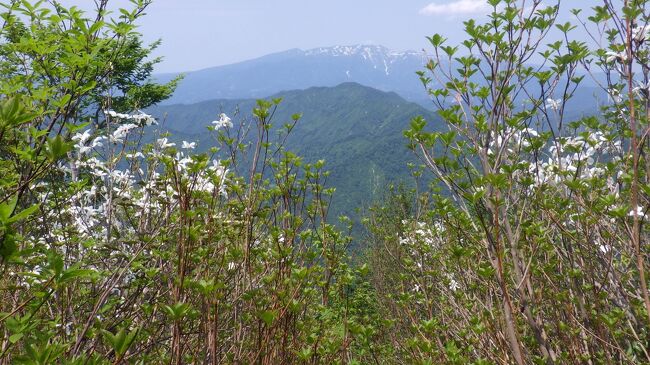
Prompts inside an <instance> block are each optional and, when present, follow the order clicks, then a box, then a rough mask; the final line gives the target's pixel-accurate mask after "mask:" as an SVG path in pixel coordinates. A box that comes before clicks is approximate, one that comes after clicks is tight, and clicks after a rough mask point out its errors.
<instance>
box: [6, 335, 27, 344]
mask: <svg viewBox="0 0 650 365" xmlns="http://www.w3.org/2000/svg"><path fill="white" fill-rule="evenodd" d="M23 335H24V334H23V333H14V334H13V335H11V336H9V342H11V343H16V342H18V341H20V339H21V338H23Z"/></svg>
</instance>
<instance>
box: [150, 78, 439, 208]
mask: <svg viewBox="0 0 650 365" xmlns="http://www.w3.org/2000/svg"><path fill="white" fill-rule="evenodd" d="M272 97H274V98H275V97H282V98H283V101H282V103H281V104H280V106H279V108H278V109H277V112H276V114H275V117H274V120H275V125H276V126H277V127H281V126H282V125H283V124H284V123H286V122H289V121H290V120H291V116H292V115H293V114H295V113H302V114H303V117H302V119H301V120H300V121H299V122H298V124H297V125H296V127H295V128H294V130H293V131H292V133H291V135H290V136H289V138H288V139H287V141H286V145H287V149H288V150H291V151H293V152H295V153H297V154H298V155H300V156H303V157H304V160H305V162H316V161H317V160H319V159H324V160H325V161H326V170H329V171H330V172H331V175H330V177H329V178H328V181H327V186H328V187H335V188H336V193H335V195H334V199H333V203H332V211H331V215H330V216H331V217H332V218H336V216H338V215H339V214H347V215H354V213H355V212H354V209H355V208H357V207H362V206H367V205H368V204H369V203H370V202H371V201H372V199H373V198H375V197H377V196H381V194H383V193H385V191H386V186H387V184H389V183H391V182H395V183H398V182H401V181H409V180H408V176H409V170H408V168H407V163H408V162H416V160H415V156H414V155H413V153H412V152H411V151H409V150H408V149H407V148H406V140H405V139H404V137H403V134H402V132H403V131H404V130H405V129H406V128H408V125H409V122H410V120H411V118H413V117H415V116H417V115H421V116H423V117H424V118H426V119H427V120H429V121H430V122H432V125H433V126H434V127H435V126H438V127H442V125H441V124H440V123H436V122H435V121H437V120H439V119H438V117H437V116H436V115H435V114H434V113H433V112H431V111H428V110H426V109H425V108H423V107H421V106H420V105H418V104H415V103H412V102H408V101H406V100H404V99H403V98H402V97H400V96H399V95H397V94H396V93H393V92H382V91H379V90H376V89H372V88H370V87H366V86H362V85H360V84H357V83H343V84H341V85H338V86H336V87H314V88H309V89H306V90H294V91H286V92H281V93H278V94H275V95H273V96H272ZM254 105H255V100H253V99H239V100H232V99H221V100H211V101H204V102H200V103H196V104H177V105H159V106H157V107H153V108H151V109H150V110H149V112H151V113H153V114H154V115H155V116H156V117H158V118H159V120H164V121H165V122H164V123H163V124H162V128H163V129H164V130H167V131H170V132H172V134H173V136H174V138H175V139H176V141H180V140H182V139H186V140H194V141H198V142H199V143H198V147H199V149H201V150H204V151H205V150H207V149H209V148H210V147H212V146H213V145H214V142H213V141H212V140H211V137H210V135H209V133H207V130H206V127H207V126H208V125H210V122H211V121H213V120H215V119H217V115H218V114H219V113H221V112H224V113H226V114H228V115H230V116H231V117H232V118H233V120H234V121H235V122H236V123H237V122H240V121H241V120H243V119H245V118H249V115H250V110H252V108H253V107H254ZM239 110H241V113H239V112H238V111H239Z"/></svg>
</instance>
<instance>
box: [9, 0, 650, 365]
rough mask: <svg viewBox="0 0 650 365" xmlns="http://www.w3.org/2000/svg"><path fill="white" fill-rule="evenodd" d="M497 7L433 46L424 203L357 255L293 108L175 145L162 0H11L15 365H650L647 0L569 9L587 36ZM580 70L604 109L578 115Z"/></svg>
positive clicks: (415, 134) (389, 220) (397, 196)
mask: <svg viewBox="0 0 650 365" xmlns="http://www.w3.org/2000/svg"><path fill="white" fill-rule="evenodd" d="M489 3H490V4H491V5H492V6H493V8H494V11H493V12H492V13H491V15H490V16H489V18H488V20H487V22H486V23H485V24H478V23H477V22H475V21H473V20H470V21H467V22H466V23H465V26H466V32H467V35H468V37H469V38H468V40H467V41H465V42H463V44H462V47H463V48H461V46H458V47H455V46H448V45H446V43H445V40H444V38H443V37H442V36H440V35H435V36H432V37H430V38H429V40H430V42H431V45H432V47H433V51H432V52H433V55H434V56H433V58H432V60H431V62H430V63H429V65H428V67H427V68H428V69H427V70H425V71H422V72H419V75H420V77H421V79H422V82H423V84H424V85H425V86H426V88H427V90H428V91H429V94H430V95H431V97H432V99H433V101H434V103H435V105H436V107H437V112H438V114H439V116H440V118H441V119H440V120H439V122H438V123H440V124H439V125H435V126H428V125H427V122H426V121H425V119H424V118H422V117H416V118H414V119H413V120H412V121H411V127H410V129H408V130H407V131H405V132H404V134H405V136H406V137H407V142H408V143H409V146H410V147H411V148H412V149H413V151H414V152H415V153H414V156H417V157H418V158H419V161H420V163H421V166H422V168H421V169H415V168H414V169H413V171H412V172H413V175H414V178H415V180H416V182H417V184H416V186H417V188H416V189H413V190H409V189H406V188H396V189H393V190H392V191H389V192H387V193H386V198H385V199H384V200H383V201H382V202H380V203H379V204H378V205H377V206H376V207H375V208H373V209H371V210H370V211H369V212H368V215H367V218H366V219H365V223H366V227H367V232H368V234H367V236H366V237H365V238H366V239H365V243H366V247H367V252H366V253H365V255H362V256H361V257H355V258H354V259H353V258H351V257H350V254H349V251H348V245H349V243H350V238H349V237H348V234H347V233H346V232H342V231H341V227H346V225H348V223H349V221H348V220H346V219H345V218H342V224H339V225H338V226H335V225H333V224H332V223H331V222H332V220H333V217H332V216H331V214H330V213H329V212H328V209H329V207H328V204H329V202H330V201H331V196H332V194H333V192H334V189H332V188H327V187H325V186H324V183H323V182H324V181H325V180H326V179H327V176H328V173H327V172H326V171H324V167H325V164H324V161H322V160H320V161H317V162H315V163H305V162H304V161H303V159H302V158H301V157H299V156H297V155H296V154H294V153H292V152H291V151H289V150H288V149H287V141H289V138H290V137H289V136H291V133H292V132H294V131H295V130H294V128H295V125H296V124H297V123H300V122H301V120H300V119H301V116H300V115H299V114H295V115H291V116H288V115H280V114H279V113H277V110H278V105H279V104H280V103H281V100H280V99H271V100H260V101H257V102H256V104H255V105H254V106H252V108H251V109H252V110H251V115H250V117H246V118H242V120H241V121H236V122H233V121H232V120H231V118H230V117H229V116H228V115H226V114H220V115H215V116H214V117H213V118H212V119H215V120H214V121H213V122H212V123H209V124H210V126H209V127H207V128H206V130H205V131H204V132H203V133H204V135H205V138H201V139H200V141H199V143H200V144H201V145H200V146H199V145H197V142H196V141H183V140H179V139H175V140H172V139H171V138H170V136H169V135H166V134H160V132H156V131H160V129H157V128H156V127H155V125H156V124H157V123H158V121H157V120H156V119H155V118H154V117H152V116H151V115H149V114H146V113H144V112H142V111H141V110H142V109H143V108H146V107H148V106H150V105H153V104H155V103H157V102H158V101H160V100H163V99H165V98H166V97H168V96H169V95H170V94H171V93H172V92H173V90H174V88H175V86H176V83H177V81H178V80H173V81H172V82H170V83H168V84H164V85H156V84H154V83H153V82H151V81H150V80H149V76H150V73H151V71H152V67H153V65H154V64H155V62H157V60H154V61H147V56H148V55H149V53H150V51H151V50H152V47H155V44H154V45H153V46H150V47H147V46H144V45H142V42H141V40H140V36H139V35H138V34H137V32H136V28H135V23H136V22H137V20H138V19H139V17H141V16H142V15H143V13H144V11H145V9H146V8H147V6H148V5H149V2H148V1H144V0H134V1H132V2H131V8H130V9H120V10H117V11H115V12H114V13H111V12H109V11H108V10H107V9H108V2H107V1H106V0H101V1H98V2H97V9H96V12H95V13H93V14H90V15H89V14H86V13H84V12H81V11H80V10H78V9H76V8H64V7H62V6H60V5H58V4H57V3H56V2H52V3H51V4H50V3H43V2H38V3H32V2H30V1H26V0H25V1H12V2H11V3H9V4H6V5H5V10H4V11H3V12H2V19H3V24H2V28H1V30H0V37H1V41H0V71H1V72H0V154H1V155H2V161H1V163H0V260H1V261H0V270H2V276H1V277H0V332H1V333H2V337H1V338H0V364H14V363H16V364H51V363H61V364H104V363H114V364H125V363H137V364H149V363H171V364H186V363H206V364H218V363H261V364H276V363H312V364H316V363H323V364H331V363H350V364H354V363H376V364H380V363H386V364H392V363H404V364H412V363H417V364H434V363H436V364H437V363H449V364H466V363H473V364H511V363H514V364H538V363H540V364H563V363H576V364H577V363H586V364H610V363H650V355H649V354H648V350H647V349H648V348H649V347H650V346H649V343H650V333H648V329H649V328H650V327H649V324H650V316H649V314H650V298H649V293H648V288H647V284H648V279H647V274H646V272H645V270H646V266H647V264H648V249H647V244H646V242H647V239H648V231H647V228H646V225H645V223H646V221H647V216H648V214H650V213H649V212H648V206H650V204H649V201H648V199H649V197H650V180H649V179H650V170H649V169H650V163H648V161H647V158H646V156H647V152H648V148H649V146H648V143H649V142H648V130H649V129H648V116H649V115H650V109H649V105H650V98H649V96H650V91H649V90H650V88H649V86H648V85H649V84H648V77H649V75H650V64H649V62H650V59H649V58H650V52H649V48H648V45H647V41H648V39H647V38H648V37H649V36H650V26H648V25H646V23H647V22H648V20H649V19H650V18H649V16H648V14H647V11H646V7H645V5H646V4H645V1H627V0H626V1H624V3H623V4H614V3H612V2H610V1H608V0H605V1H604V2H603V6H599V7H596V8H594V9H593V14H588V15H584V14H583V12H582V11H579V10H576V11H574V12H573V15H574V16H575V17H576V18H577V19H578V21H579V23H580V26H581V27H582V28H584V31H585V32H586V33H587V34H588V36H589V40H588V41H587V40H583V41H579V40H573V39H572V34H573V33H574V32H573V29H574V26H573V25H571V24H569V23H567V24H556V19H557V17H558V15H559V11H560V8H559V4H555V5H552V4H548V3H547V4H542V2H541V0H532V1H521V2H519V1H515V0H507V1H501V0H490V1H489ZM558 32H559V33H558ZM599 42H601V43H599ZM535 57H541V60H542V62H543V64H541V65H539V66H531V65H532V64H533V62H531V60H534V59H535ZM584 69H586V70H587V71H588V72H589V73H591V74H592V75H595V74H596V73H600V74H602V75H604V76H602V77H601V76H598V75H596V77H595V78H596V80H598V81H599V82H603V84H602V87H603V90H604V91H605V92H606V93H607V94H608V95H609V100H607V101H604V102H602V103H601V105H600V108H601V109H600V112H599V113H597V114H596V115H590V116H586V117H583V118H573V115H572V114H569V113H567V112H566V110H567V108H569V107H570V104H571V97H572V95H573V94H574V93H575V91H576V90H577V89H578V88H579V87H580V85H581V82H582V81H583V79H584V77H588V76H586V75H585V74H584V73H582V72H581V70H584ZM231 116H232V115H231ZM233 117H234V116H233ZM274 125H275V127H274ZM152 130H153V132H151V131H152ZM156 133H158V134H156ZM151 136H153V137H151ZM205 144H208V146H205ZM368 148H369V147H368ZM199 151H202V152H199ZM414 161H415V159H414ZM427 173H430V174H431V175H432V176H434V178H433V180H431V179H428V178H427V177H426V176H427ZM348 230H349V228H348Z"/></svg>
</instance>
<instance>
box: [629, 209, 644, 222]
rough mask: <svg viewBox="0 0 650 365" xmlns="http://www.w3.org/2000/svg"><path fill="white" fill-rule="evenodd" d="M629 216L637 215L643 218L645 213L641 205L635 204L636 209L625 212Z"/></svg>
mask: <svg viewBox="0 0 650 365" xmlns="http://www.w3.org/2000/svg"><path fill="white" fill-rule="evenodd" d="M627 215H628V216H629V217H634V216H637V217H639V218H641V219H643V218H645V217H646V215H645V213H644V209H643V207H642V206H637V207H636V209H633V210H630V212H629V213H628V214H627Z"/></svg>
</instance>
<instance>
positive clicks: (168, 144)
mask: <svg viewBox="0 0 650 365" xmlns="http://www.w3.org/2000/svg"><path fill="white" fill-rule="evenodd" d="M156 146H158V148H160V149H165V148H168V147H174V146H176V143H171V142H169V140H168V139H167V138H166V137H165V138H160V139H158V140H157V141H156Z"/></svg>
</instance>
